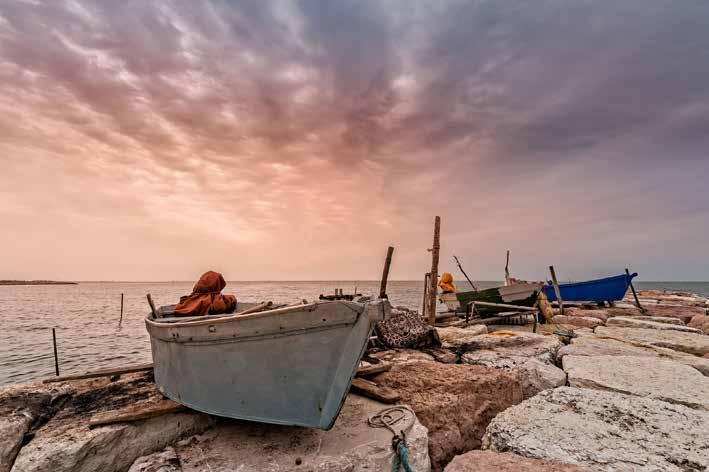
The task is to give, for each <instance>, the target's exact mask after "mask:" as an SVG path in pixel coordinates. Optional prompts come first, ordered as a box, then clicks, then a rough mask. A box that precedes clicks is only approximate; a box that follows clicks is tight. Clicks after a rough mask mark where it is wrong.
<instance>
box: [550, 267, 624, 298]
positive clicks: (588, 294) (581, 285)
mask: <svg viewBox="0 0 709 472" xmlns="http://www.w3.org/2000/svg"><path fill="white" fill-rule="evenodd" d="M637 275H638V274H637V273H634V274H630V275H627V274H622V275H616V276H614V277H606V278H603V279H596V280H587V281H585V282H577V283H572V284H561V285H559V291H560V292H561V299H562V300H563V301H566V302H612V301H618V300H622V299H623V297H625V293H626V292H627V291H628V287H629V286H630V283H631V282H632V280H633V278H634V277H637ZM544 294H545V295H546V297H547V299H548V300H549V301H550V302H553V301H556V292H555V291H554V286H553V285H552V284H551V282H549V283H547V285H545V286H544Z"/></svg>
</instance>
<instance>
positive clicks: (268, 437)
mask: <svg viewBox="0 0 709 472" xmlns="http://www.w3.org/2000/svg"><path fill="white" fill-rule="evenodd" d="M390 406H391V405H384V404H382V403H379V402H375V401H373V400H369V399H367V398H364V397H360V396H358V395H348V397H347V399H346V401H345V404H344V406H343V408H342V411H341V412H340V416H339V417H338V418H337V421H336V422H335V426H334V427H333V428H332V429H331V430H330V431H321V430H318V429H309V428H300V427H295V426H278V425H268V424H260V423H252V422H247V421H236V420H223V421H220V422H219V424H218V425H217V426H216V427H215V428H213V429H211V430H209V431H207V432H206V433H204V434H202V435H199V436H197V437H194V438H189V439H188V440H184V441H180V442H179V443H178V444H176V445H175V446H174V447H175V450H176V452H177V456H178V457H179V458H180V463H181V467H182V471H183V472H202V471H208V470H213V471H243V472H250V471H254V472H256V471H259V472H282V471H300V470H302V471H318V472H339V471H347V472H365V471H367V472H374V471H380V470H382V471H384V470H391V462H392V458H393V450H392V448H391V439H392V434H391V432H390V431H389V430H388V429H386V428H372V427H371V426H369V425H368V424H367V420H368V418H369V417H370V416H372V415H374V414H376V413H378V412H380V411H381V410H382V409H383V408H388V407H390ZM413 419H414V423H413V426H412V427H411V429H409V430H408V432H407V433H406V438H407V446H408V449H409V454H410V455H409V461H410V463H411V465H412V467H413V469H414V470H415V471H416V472H419V471H420V472H427V471H429V470H430V467H431V466H430V461H429V457H428V434H427V433H428V431H427V429H426V428H425V427H424V426H423V425H421V423H420V422H419V421H418V420H416V418H415V417H414V418H413ZM136 472H139V470H138V471H136Z"/></svg>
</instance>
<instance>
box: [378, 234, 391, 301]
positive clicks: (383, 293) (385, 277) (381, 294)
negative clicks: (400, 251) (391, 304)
mask: <svg viewBox="0 0 709 472" xmlns="http://www.w3.org/2000/svg"><path fill="white" fill-rule="evenodd" d="M393 254H394V248H393V247H391V246H389V249H387V258H386V261H384V271H383V272H382V284H381V286H380V287H379V298H388V297H387V280H388V279H389V267H390V266H391V256H392V255H393Z"/></svg>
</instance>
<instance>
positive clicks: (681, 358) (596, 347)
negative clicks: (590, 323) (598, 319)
mask: <svg viewBox="0 0 709 472" xmlns="http://www.w3.org/2000/svg"><path fill="white" fill-rule="evenodd" d="M567 355H574V356H648V357H654V358H661V359H669V360H672V361H674V362H678V363H680V364H684V365H688V366H690V367H693V368H695V369H697V370H698V371H699V372H701V373H702V374H703V375H706V376H709V359H704V358H701V357H697V356H694V355H692V354H687V353H684V352H679V351H674V350H672V349H667V348H664V347H657V346H650V345H645V346H643V345H638V344H633V343H629V342H623V341H618V340H615V339H606V338H600V337H595V336H584V337H579V338H574V339H573V340H572V341H571V344H570V345H568V346H563V347H562V348H561V349H559V352H558V353H557V358H558V359H559V360H560V361H563V359H564V357H566V356H567Z"/></svg>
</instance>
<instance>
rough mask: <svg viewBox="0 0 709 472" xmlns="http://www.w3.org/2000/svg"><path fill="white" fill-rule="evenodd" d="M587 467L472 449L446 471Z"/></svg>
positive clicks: (569, 471) (551, 471) (576, 470)
mask: <svg viewBox="0 0 709 472" xmlns="http://www.w3.org/2000/svg"><path fill="white" fill-rule="evenodd" d="M585 470H587V469H583V468H581V467H578V466H575V465H571V464H564V463H561V462H554V461H546V460H543V459H532V458H529V457H522V456H518V455H517V454H512V453H510V452H492V451H470V452H466V453H465V454H463V455H460V456H456V457H455V459H453V460H452V461H451V463H450V464H448V465H447V466H446V468H445V471H444V472H481V471H495V472H583V471H585Z"/></svg>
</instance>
